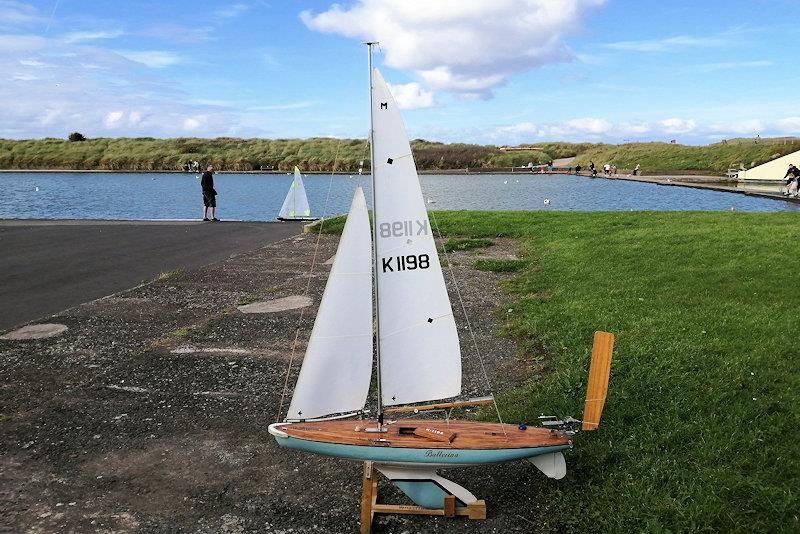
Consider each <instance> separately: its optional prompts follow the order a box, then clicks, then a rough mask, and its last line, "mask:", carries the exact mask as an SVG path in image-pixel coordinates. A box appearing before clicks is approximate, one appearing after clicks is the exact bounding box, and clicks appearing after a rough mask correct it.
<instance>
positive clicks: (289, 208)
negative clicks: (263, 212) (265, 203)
mask: <svg viewBox="0 0 800 534" xmlns="http://www.w3.org/2000/svg"><path fill="white" fill-rule="evenodd" d="M308 217H311V208H310V207H309V205H308V197H306V186H305V185H304V184H303V177H302V175H301V174H300V169H298V168H297V166H295V168H294V179H293V180H292V185H290V186H289V192H288V193H286V198H285V199H283V205H282V206H281V211H280V212H279V213H278V218H279V219H302V218H308Z"/></svg>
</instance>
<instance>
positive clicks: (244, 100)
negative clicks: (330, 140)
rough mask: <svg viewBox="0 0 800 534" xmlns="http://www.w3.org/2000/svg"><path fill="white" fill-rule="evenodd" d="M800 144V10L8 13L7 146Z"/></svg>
mask: <svg viewBox="0 0 800 534" xmlns="http://www.w3.org/2000/svg"><path fill="white" fill-rule="evenodd" d="M365 40H376V41H380V48H379V49H378V50H376V53H375V56H374V64H375V66H377V67H378V68H379V69H381V72H382V73H383V76H384V78H385V79H386V80H387V81H388V82H389V83H390V85H391V87H392V92H393V93H394V95H395V98H396V100H397V101H398V104H399V105H400V106H401V107H402V108H404V112H403V114H404V119H405V122H406V128H407V130H408V134H409V136H410V137H411V138H423V139H428V140H433V141H443V142H468V143H481V144H495V145H516V144H520V143H536V142H542V141H558V140H566V141H589V142H600V141H602V142H613V143H619V142H628V141H670V140H672V139H675V140H677V142H680V143H686V144H706V143H712V142H717V141H719V140H721V139H725V138H732V137H748V136H753V137H755V136H756V135H760V136H762V137H772V136H789V135H795V136H796V135H800V60H798V58H800V0H704V1H702V2H698V1H696V0H695V1H691V0H673V1H670V2H665V1H663V0H341V1H340V2H338V3H333V2H329V1H322V0H311V1H304V0H242V1H238V2H236V1H234V2H223V1H216V0H192V1H188V0H171V1H169V2H164V1H163V0H158V1H153V0H137V1H120V2H108V1H107V2H100V1H92V0H88V1H87V0H82V1H78V0H37V1H24V0H0V102H2V105H0V138H9V139H28V138H41V137H58V138H64V137H66V136H67V135H68V134H69V133H70V132H72V131H80V132H81V133H83V134H84V135H86V136H87V137H218V136H230V137H261V138H306V137H323V136H324V137H354V138H364V137H366V135H367V131H368V128H369V125H368V122H369V117H368V113H369V112H368V109H369V108H368V102H367V99H368V78H367V76H368V70H367V66H366V65H367V53H366V47H365V46H364V45H363V44H362V42H363V41H365Z"/></svg>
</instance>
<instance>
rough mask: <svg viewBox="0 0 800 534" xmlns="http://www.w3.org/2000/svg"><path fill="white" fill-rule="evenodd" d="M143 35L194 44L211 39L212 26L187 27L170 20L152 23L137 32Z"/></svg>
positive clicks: (212, 36)
mask: <svg viewBox="0 0 800 534" xmlns="http://www.w3.org/2000/svg"><path fill="white" fill-rule="evenodd" d="M137 33H138V34H139V35H143V36H145V37H149V38H153V39H159V40H161V41H170V42H174V43H182V44H196V43H204V42H207V41H213V40H214V39H215V37H214V35H213V33H214V28H213V27H211V26H200V27H189V26H182V25H180V24H173V23H170V22H162V23H157V24H152V25H150V26H147V27H146V28H144V29H142V30H141V31H139V32H137Z"/></svg>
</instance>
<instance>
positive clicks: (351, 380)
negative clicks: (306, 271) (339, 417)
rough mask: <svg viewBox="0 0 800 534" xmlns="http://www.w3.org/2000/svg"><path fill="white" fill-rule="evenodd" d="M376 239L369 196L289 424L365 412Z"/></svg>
mask: <svg viewBox="0 0 800 534" xmlns="http://www.w3.org/2000/svg"><path fill="white" fill-rule="evenodd" d="M371 244H372V238H371V236H370V225H369V216H368V214H367V203H366V201H365V199H364V192H363V191H362V190H361V188H360V187H359V188H358V189H356V193H355V195H354V196H353V203H352V205H351V206H350V213H349V214H348V216H347V222H346V223H345V226H344V231H343V232H342V238H341V240H340V241H339V248H338V250H337V251H336V259H335V260H334V262H333V267H332V268H331V273H330V276H329V277H328V284H327V285H326V286H325V293H324V294H323V295H322V302H321V303H320V305H319V312H318V313H317V319H316V321H315V322H314V328H313V330H312V331H311V338H310V339H309V341H308V348H307V349H306V355H305V358H304V360H303V366H302V367H301V369H300V376H299V378H298V379H297V385H296V386H295V390H294V396H293V397H292V402H291V404H290V406H289V413H288V415H287V419H311V418H315V417H321V416H325V415H330V414H334V413H342V412H350V411H357V410H361V409H362V408H363V407H364V403H365V402H366V400H367V392H368V390H369V383H370V377H371V376H372V247H371Z"/></svg>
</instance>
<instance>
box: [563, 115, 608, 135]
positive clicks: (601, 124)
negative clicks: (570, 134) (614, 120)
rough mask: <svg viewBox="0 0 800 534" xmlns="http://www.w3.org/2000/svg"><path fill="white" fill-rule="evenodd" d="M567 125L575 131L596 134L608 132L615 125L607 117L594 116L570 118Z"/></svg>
mask: <svg viewBox="0 0 800 534" xmlns="http://www.w3.org/2000/svg"><path fill="white" fill-rule="evenodd" d="M566 126H567V128H569V129H570V130H571V131H574V132H582V133H587V134H595V135H596V134H603V133H606V132H608V131H609V130H611V128H612V127H613V126H612V124H611V123H610V122H608V121H607V120H606V119H595V118H592V117H585V118H581V119H572V120H568V121H567V123H566Z"/></svg>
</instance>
